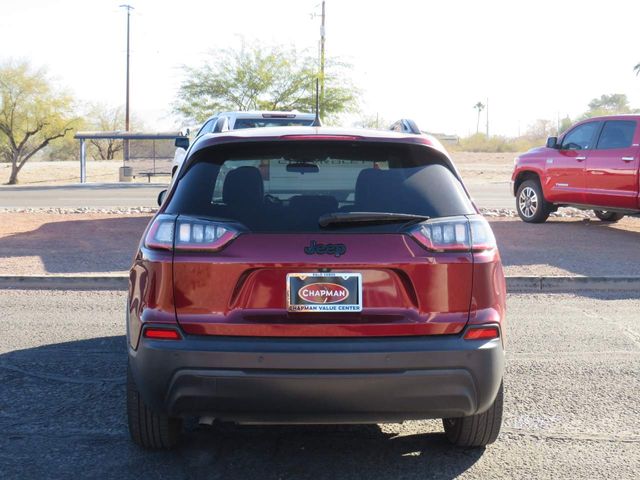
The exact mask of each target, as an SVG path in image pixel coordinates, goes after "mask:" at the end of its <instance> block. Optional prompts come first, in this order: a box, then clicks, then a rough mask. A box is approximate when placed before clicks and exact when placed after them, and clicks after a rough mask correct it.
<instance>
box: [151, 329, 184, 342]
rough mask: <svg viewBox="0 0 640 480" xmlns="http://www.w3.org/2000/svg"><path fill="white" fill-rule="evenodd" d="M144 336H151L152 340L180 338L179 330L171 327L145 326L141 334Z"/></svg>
mask: <svg viewBox="0 0 640 480" xmlns="http://www.w3.org/2000/svg"><path fill="white" fill-rule="evenodd" d="M142 335H143V336H144V338H152V339H154V340H180V339H182V336H181V335H180V332H178V331H177V330H174V329H173V328H159V327H147V328H145V329H144V333H143V334H142Z"/></svg>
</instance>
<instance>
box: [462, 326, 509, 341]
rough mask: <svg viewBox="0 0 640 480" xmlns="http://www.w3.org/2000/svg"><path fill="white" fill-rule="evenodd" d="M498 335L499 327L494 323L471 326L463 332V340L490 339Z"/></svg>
mask: <svg viewBox="0 0 640 480" xmlns="http://www.w3.org/2000/svg"><path fill="white" fill-rule="evenodd" d="M499 336H500V329H499V328H498V327H497V326H495V325H490V326H486V327H472V328H469V329H468V330H467V331H466V333H465V334H464V337H463V338H464V339H465V340H491V339H493V338H498V337H499Z"/></svg>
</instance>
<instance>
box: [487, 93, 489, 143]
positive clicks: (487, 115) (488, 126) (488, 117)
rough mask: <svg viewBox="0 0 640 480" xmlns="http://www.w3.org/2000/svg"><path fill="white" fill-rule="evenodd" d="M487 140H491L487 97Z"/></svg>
mask: <svg viewBox="0 0 640 480" xmlns="http://www.w3.org/2000/svg"><path fill="white" fill-rule="evenodd" d="M487 138H489V97H487Z"/></svg>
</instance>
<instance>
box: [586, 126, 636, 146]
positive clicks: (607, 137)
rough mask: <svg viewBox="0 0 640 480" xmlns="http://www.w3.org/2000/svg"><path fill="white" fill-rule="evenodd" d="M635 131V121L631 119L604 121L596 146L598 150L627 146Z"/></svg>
mask: <svg viewBox="0 0 640 480" xmlns="http://www.w3.org/2000/svg"><path fill="white" fill-rule="evenodd" d="M635 132H636V122H634V121H632V120H611V121H608V122H605V124H604V128H603V129H602V133H601V134H600V140H598V146H597V147H596V148H597V149H599V150H608V149H612V148H628V147H630V146H631V143H632V141H633V134H634V133H635Z"/></svg>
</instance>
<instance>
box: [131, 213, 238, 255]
mask: <svg viewBox="0 0 640 480" xmlns="http://www.w3.org/2000/svg"><path fill="white" fill-rule="evenodd" d="M238 233H239V232H238V231H237V230H235V229H233V228H232V227H230V226H229V225H226V224H224V223H220V222H214V221H210V220H203V219H199V218H192V217H185V216H182V215H180V216H175V215H166V214H163V215H158V216H157V217H156V218H155V219H154V221H153V224H152V225H151V227H150V228H149V231H148V232H147V235H146V237H145V240H144V244H145V246H146V247H147V248H154V249H161V250H175V251H209V252H217V251H219V250H222V249H223V248H224V247H226V246H227V245H228V244H229V242H231V241H232V240H233V239H234V238H236V237H237V236H238Z"/></svg>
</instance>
